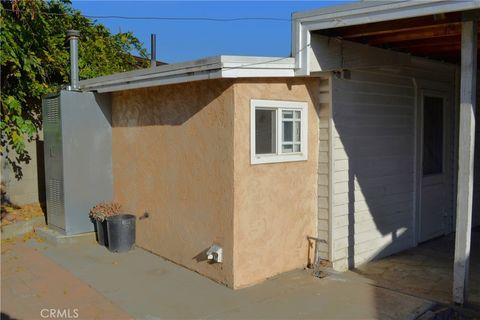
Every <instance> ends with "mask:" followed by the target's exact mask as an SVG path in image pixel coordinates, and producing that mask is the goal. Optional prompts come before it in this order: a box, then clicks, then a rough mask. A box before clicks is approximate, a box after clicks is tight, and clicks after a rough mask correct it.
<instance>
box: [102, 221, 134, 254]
mask: <svg viewBox="0 0 480 320" xmlns="http://www.w3.org/2000/svg"><path fill="white" fill-rule="evenodd" d="M135 219H136V217H135V216H134V215H132V214H118V215H115V216H111V217H108V218H107V234H108V250H110V251H112V252H127V251H129V250H130V249H132V248H133V246H134V245H135Z"/></svg>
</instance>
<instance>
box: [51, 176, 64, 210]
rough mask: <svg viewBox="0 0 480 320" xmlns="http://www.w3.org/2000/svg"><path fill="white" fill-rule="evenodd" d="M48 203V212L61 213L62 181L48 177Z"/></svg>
mask: <svg viewBox="0 0 480 320" xmlns="http://www.w3.org/2000/svg"><path fill="white" fill-rule="evenodd" d="M48 204H49V208H48V211H49V214H56V215H61V214H62V207H63V193H62V182H61V181H60V180H56V179H50V180H49V181H48Z"/></svg>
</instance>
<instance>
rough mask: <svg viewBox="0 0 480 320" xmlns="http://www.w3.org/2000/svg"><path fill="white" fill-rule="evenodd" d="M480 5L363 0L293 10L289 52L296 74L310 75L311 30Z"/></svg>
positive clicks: (462, 0)
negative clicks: (293, 59)
mask: <svg viewBox="0 0 480 320" xmlns="http://www.w3.org/2000/svg"><path fill="white" fill-rule="evenodd" d="M478 8H480V0H458V1H450V0H428V1H427V0H422V1H419V0H399V1H362V2H357V3H353V4H347V5H340V6H335V7H329V8H323V9H317V10H311V11H306V12H300V13H295V14H293V16H292V18H293V30H295V33H294V34H293V38H292V52H293V56H294V58H295V59H296V63H297V64H296V71H295V74H296V75H297V76H300V75H309V74H310V71H309V70H308V69H309V62H308V59H309V54H308V50H305V48H309V47H310V36H309V35H310V33H311V31H315V30H322V29H330V28H337V27H345V26H353V25H361V24H367V23H374V22H381V21H390V20H397V19H406V18H413V17H419V16H425V15H432V14H440V13H447V12H455V11H466V10H474V9H478Z"/></svg>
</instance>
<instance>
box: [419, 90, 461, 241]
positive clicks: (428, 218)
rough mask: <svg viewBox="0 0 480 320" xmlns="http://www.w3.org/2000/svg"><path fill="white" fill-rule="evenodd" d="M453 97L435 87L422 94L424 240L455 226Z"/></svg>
mask: <svg viewBox="0 0 480 320" xmlns="http://www.w3.org/2000/svg"><path fill="white" fill-rule="evenodd" d="M450 100H451V99H449V97H448V95H446V94H443V93H441V92H435V91H427V90H424V91H422V94H421V95H420V106H421V112H420V114H421V117H420V118H421V119H420V135H419V138H420V139H419V140H420V141H419V142H420V145H421V164H420V177H421V178H420V179H421V183H420V206H419V209H420V217H419V237H418V241H419V242H423V241H427V240H430V239H432V238H435V237H438V236H441V235H444V234H447V233H449V232H450V231H451V228H452V219H453V218H452V206H451V199H452V191H453V185H452V182H451V179H450V177H451V173H452V172H451V170H452V167H453V166H452V164H451V161H450V160H451V157H447V155H449V153H451V152H452V147H451V143H448V142H451V141H452V140H451V139H449V137H450V135H452V134H453V129H452V126H451V125H449V124H450V122H449V121H447V119H452V117H453V115H454V113H453V112H451V110H452V106H451V102H450Z"/></svg>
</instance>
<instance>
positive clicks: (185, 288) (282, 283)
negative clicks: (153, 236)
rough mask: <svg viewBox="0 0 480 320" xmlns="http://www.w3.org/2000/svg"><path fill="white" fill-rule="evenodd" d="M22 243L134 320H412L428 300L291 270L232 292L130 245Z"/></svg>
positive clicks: (354, 279) (349, 278) (351, 279)
mask: <svg viewBox="0 0 480 320" xmlns="http://www.w3.org/2000/svg"><path fill="white" fill-rule="evenodd" d="M28 245H29V246H30V247H32V248H35V249H37V250H39V252H41V253H42V254H43V255H45V256H47V257H49V258H50V259H51V260H53V261H54V262H55V263H56V264H58V265H59V266H61V267H62V268H63V269H65V270H68V271H69V272H71V273H72V274H74V275H75V276H76V277H78V278H79V279H81V280H82V281H83V282H85V283H86V284H88V286H90V287H92V288H94V289H96V290H97V291H98V292H99V293H101V294H102V295H103V296H104V297H106V298H107V299H108V300H109V301H111V302H113V303H114V304H115V305H117V306H120V307H121V308H122V309H123V310H125V311H126V312H127V313H128V314H129V315H130V316H132V317H134V318H138V319H173V318H174V319H198V318H205V319H259V318H262V319H287V318H288V319H291V318H296V319H322V318H324V319H335V318H336V319H339V318H342V319H346V318H348V319H367V318H368V319H415V318H416V317H417V316H418V315H420V314H422V313H424V312H425V310H427V309H428V308H429V307H430V306H431V305H432V303H431V302H430V301H428V300H424V299H419V298H415V297H412V296H408V295H403V294H399V293H396V292H393V291H390V290H386V289H382V288H377V287H375V286H372V285H371V284H370V283H368V281H365V280H364V279H363V278H362V277H358V275H355V274H351V273H347V274H344V275H341V274H334V275H331V276H328V277H326V278H324V279H318V278H315V277H313V276H312V275H311V272H310V271H304V270H297V271H293V272H289V273H286V274H283V275H280V276H277V277H275V278H272V279H270V280H268V281H266V282H264V283H262V284H259V285H256V286H254V287H250V288H245V289H241V290H236V291H234V290H231V289H229V288H227V287H225V286H223V285H220V284H218V283H215V282H213V281H211V280H209V279H207V278H205V277H203V276H201V275H199V274H196V273H195V272H192V271H189V270H187V269H184V268H182V267H179V266H177V265H175V264H173V263H171V262H168V261H166V260H164V259H162V258H160V257H158V256H155V255H153V254H151V253H148V252H146V251H144V250H142V249H138V248H137V249H135V250H133V251H131V252H128V253H124V254H114V253H111V252H109V251H108V250H107V249H105V248H103V247H100V246H99V245H95V244H88V243H76V244H71V245H65V246H51V245H48V244H46V245H45V244H40V243H38V242H35V241H30V242H28Z"/></svg>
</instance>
